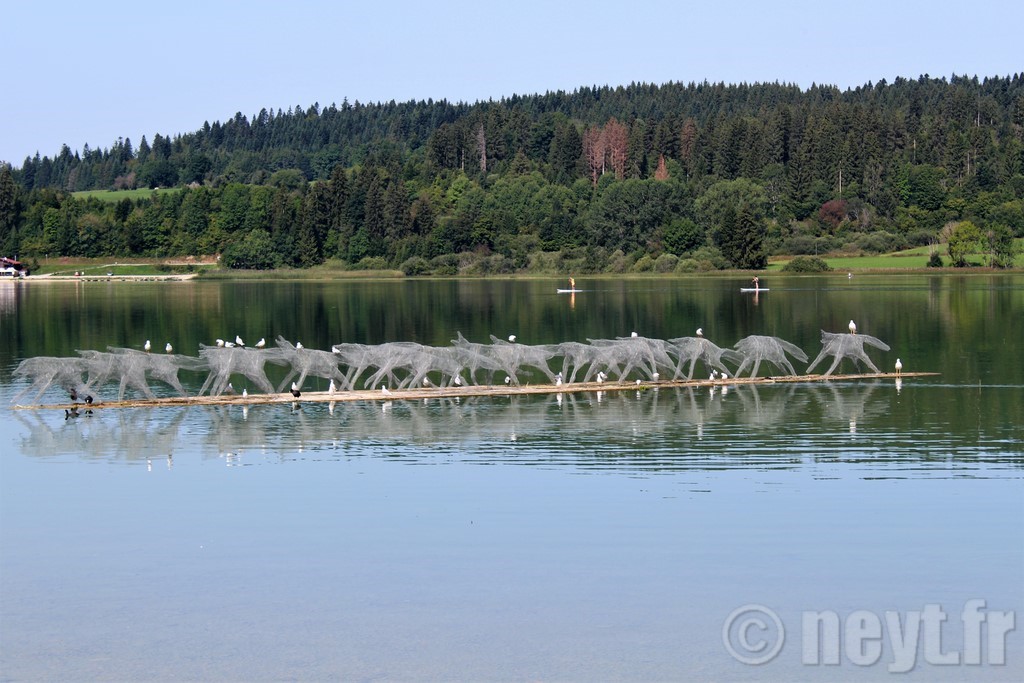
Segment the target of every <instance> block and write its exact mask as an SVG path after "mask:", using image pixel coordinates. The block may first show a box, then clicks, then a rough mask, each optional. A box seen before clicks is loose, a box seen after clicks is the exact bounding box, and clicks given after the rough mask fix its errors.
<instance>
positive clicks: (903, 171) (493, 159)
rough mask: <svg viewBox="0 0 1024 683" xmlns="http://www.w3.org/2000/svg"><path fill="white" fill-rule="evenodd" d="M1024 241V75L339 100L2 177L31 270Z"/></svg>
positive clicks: (567, 259) (747, 264)
mask: <svg viewBox="0 0 1024 683" xmlns="http://www.w3.org/2000/svg"><path fill="white" fill-rule="evenodd" d="M146 188H153V189H154V191H153V192H144V193H142V194H141V195H140V193H138V192H134V193H128V192H125V193H124V195H123V197H121V196H119V195H118V194H117V193H116V192H115V193H112V194H102V196H101V193H98V194H90V193H88V192H85V191H91V190H117V191H121V190H138V189H146ZM156 188H161V191H160V192H156V191H155V189H156ZM167 188H176V189H175V190H174V191H166V190H167ZM1014 236H1016V237H1021V236H1024V74H1014V75H1012V76H1007V77H989V78H984V79H979V78H977V77H966V76H965V77H957V76H953V77H951V78H948V79H947V78H932V77H929V76H921V77H919V78H916V79H904V78H898V79H896V81H895V82H893V83H887V82H885V81H881V82H879V83H877V84H872V83H868V84H866V85H864V86H862V87H858V88H856V89H848V90H846V91H840V90H839V89H837V88H835V87H830V86H812V87H811V88H809V89H806V90H803V89H800V88H798V87H796V86H793V85H785V84H779V83H765V84H749V85H748V84H739V85H725V84H714V83H707V82H704V83H690V84H683V83H669V84H665V85H649V84H639V83H637V84H632V85H630V86H622V87H614V88H613V87H584V88H579V89H578V90H576V91H575V92H571V93H569V92H548V93H545V94H543V95H529V96H513V97H509V98H507V99H502V100H500V101H487V102H478V103H475V104H464V103H458V104H453V103H450V102H445V101H431V100H428V101H425V102H424V101H421V102H406V103H396V102H388V103H377V104H360V103H358V102H357V103H354V104H351V103H349V102H347V101H345V102H343V103H342V104H341V105H333V104H332V105H331V106H328V107H321V106H319V105H318V104H313V105H312V106H308V107H307V106H296V107H289V108H288V109H287V111H282V110H280V109H277V110H276V111H275V110H269V109H264V110H261V111H260V112H258V113H257V114H255V115H253V116H251V117H247V116H245V115H242V114H241V113H239V114H237V115H235V117H234V118H232V119H230V120H228V121H224V122H220V121H216V122H214V123H212V124H211V123H204V124H203V126H202V127H201V128H200V129H198V130H196V131H195V132H193V133H188V134H183V135H177V136H174V137H171V136H165V135H161V134H159V133H156V134H154V135H153V137H152V139H151V140H149V139H147V138H145V137H143V138H142V139H140V140H138V142H137V143H135V142H133V141H131V140H128V139H119V140H117V141H116V142H115V143H114V144H113V145H112V146H111V147H110V148H109V149H90V148H89V147H88V146H85V147H84V148H83V149H82V150H81V151H80V152H79V151H72V150H71V149H69V148H68V147H67V146H64V147H63V148H62V149H61V150H60V151H59V152H58V153H57V154H56V155H54V156H53V157H49V156H40V155H38V154H37V155H36V156H35V157H30V158H26V159H25V160H24V161H23V162H22V164H21V165H20V166H19V167H12V166H9V165H5V166H4V167H3V168H2V169H0V253H2V254H4V255H10V256H13V255H19V257H20V258H22V259H23V260H24V259H26V258H31V257H42V256H44V255H45V256H58V255H65V256H175V255H191V254H220V255H221V257H222V262H223V264H224V265H227V266H229V267H235V268H256V269H264V268H274V267H281V266H294V267H307V266H312V265H316V264H320V263H323V262H324V261H327V260H333V261H339V262H343V263H345V264H347V267H351V268H400V269H401V270H403V271H405V272H406V273H407V274H422V273H437V274H455V273H472V274H489V273H505V272H514V271H522V270H533V271H545V272H568V271H573V272H577V273H585V272H599V271H612V272H623V271H626V270H632V271H645V270H646V271H657V272H670V271H680V272H683V271H693V270H708V269H717V268H750V269H757V268H763V267H764V266H765V264H766V260H767V257H768V256H770V255H772V254H818V255H822V254H826V253H879V252H889V251H895V250H899V249H902V248H906V247H910V246H917V245H927V244H940V243H941V244H944V245H948V254H949V256H950V257H951V258H952V261H953V263H954V265H962V264H964V263H966V259H962V258H958V255H960V254H969V253H979V252H980V253H984V254H986V255H987V259H988V261H989V263H990V264H991V265H993V266H997V267H999V266H1005V265H1008V264H1009V263H1011V262H1012V258H1013V237H1014ZM946 250H947V247H944V248H943V253H946Z"/></svg>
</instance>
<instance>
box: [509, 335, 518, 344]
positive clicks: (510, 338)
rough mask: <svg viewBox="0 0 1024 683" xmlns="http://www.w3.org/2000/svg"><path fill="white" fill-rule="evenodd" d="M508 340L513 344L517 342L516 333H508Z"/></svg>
mask: <svg viewBox="0 0 1024 683" xmlns="http://www.w3.org/2000/svg"><path fill="white" fill-rule="evenodd" d="M508 340H509V341H510V342H512V343H513V344H515V343H516V335H514V334H510V335H508Z"/></svg>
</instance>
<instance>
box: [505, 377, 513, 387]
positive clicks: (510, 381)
mask: <svg viewBox="0 0 1024 683" xmlns="http://www.w3.org/2000/svg"><path fill="white" fill-rule="evenodd" d="M509 384H512V378H511V377H506V378H505V386H508V385H509Z"/></svg>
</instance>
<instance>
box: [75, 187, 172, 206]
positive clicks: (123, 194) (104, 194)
mask: <svg viewBox="0 0 1024 683" xmlns="http://www.w3.org/2000/svg"><path fill="white" fill-rule="evenodd" d="M171 192H181V188H180V187H162V188H160V189H157V190H150V189H149V188H142V189H140V190H83V191H81V192H74V193H72V194H73V196H74V197H75V199H89V198H95V199H99V200H100V201H101V202H119V201H121V200H122V199H132V200H135V199H147V198H149V197H151V196H153V194H154V193H155V194H169V193H171Z"/></svg>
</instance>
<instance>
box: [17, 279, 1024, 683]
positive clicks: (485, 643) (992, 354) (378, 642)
mask: <svg viewBox="0 0 1024 683" xmlns="http://www.w3.org/2000/svg"><path fill="white" fill-rule="evenodd" d="M843 280H845V276H843ZM769 284H770V286H771V287H772V291H771V292H770V293H769V294H766V295H763V296H762V297H760V298H759V300H758V301H757V302H754V301H752V300H751V298H750V297H739V296H738V295H734V293H733V292H734V289H735V285H736V283H734V282H732V281H718V280H704V279H693V280H679V281H674V280H673V281H667V282H658V283H653V282H652V281H625V282H612V281H596V282H594V283H588V285H589V288H590V289H591V291H590V292H588V296H584V295H581V296H579V297H578V298H577V299H576V300H575V302H574V304H573V305H572V306H571V307H570V306H569V305H568V303H567V302H566V300H565V299H564V298H561V299H560V298H558V297H556V296H554V295H549V294H548V292H547V290H549V289H553V287H554V285H555V283H554V282H540V283H538V282H452V283H435V282H430V283H417V282H412V283H349V284H337V283H305V284H298V285H296V284H287V283H283V284H273V283H210V284H204V283H185V284H181V285H123V284H121V285H117V286H111V287H107V286H106V285H100V286H97V287H94V288H91V289H90V288H89V287H85V288H82V287H80V286H75V285H69V286H67V287H65V286H63V285H41V284H36V285H30V286H29V287H24V288H22V289H19V290H18V291H17V292H14V293H13V294H12V293H11V292H9V291H0V368H3V370H2V372H0V380H2V381H0V427H2V428H3V432H4V434H5V436H6V439H5V441H6V443H7V446H8V448H7V449H6V450H5V451H4V452H3V453H2V454H0V678H2V679H3V680H183V679H187V680H194V679H204V680H209V679H213V680H280V679H289V680H294V679H299V680H310V679H314V680H320V679H342V680H558V681H562V680H572V681H592V680H691V679H716V680H754V679H771V680H861V679H865V680H874V679H879V678H888V677H890V675H891V674H889V672H888V671H887V666H888V665H889V664H890V663H892V661H893V659H894V656H895V655H894V652H893V648H892V647H891V646H890V644H889V641H888V640H884V639H883V640H884V643H885V644H884V646H883V648H882V651H881V654H880V656H879V657H878V658H877V663H874V664H873V665H869V666H857V665H856V664H854V663H853V662H854V660H855V659H856V658H857V653H853V655H852V656H850V653H849V652H848V651H847V650H846V647H845V646H846V643H845V642H844V643H843V644H842V646H843V651H842V656H841V664H840V665H838V666H822V665H813V664H806V663H804V662H803V661H802V650H801V644H802V633H801V618H802V613H803V612H804V611H808V610H814V611H824V610H830V611H834V612H835V613H837V614H838V615H839V616H840V618H841V619H845V618H846V617H847V616H848V615H850V614H851V613H854V612H855V611H857V610H866V611H868V612H870V613H873V614H877V615H878V616H879V617H880V618H881V619H882V621H883V623H884V615H885V612H886V611H896V612H899V613H901V614H902V615H904V617H905V616H906V615H907V614H908V613H910V612H913V611H921V610H923V609H924V608H925V606H926V605H939V606H940V607H941V608H942V609H943V610H944V611H945V612H946V613H947V614H948V617H949V618H948V620H947V622H946V624H945V627H944V630H943V632H942V636H943V639H942V643H941V648H942V651H943V652H946V653H949V652H957V653H962V652H964V651H965V647H966V645H965V640H970V638H969V633H968V632H967V631H965V628H964V627H963V624H962V621H961V618H960V615H961V611H962V610H963V607H964V605H965V603H966V602H967V601H969V600H971V599H984V600H986V609H987V610H990V611H1000V612H1014V613H1015V615H1016V617H1017V622H1018V623H1020V619H1021V617H1022V615H1024V496H1022V493H1024V485H1022V472H1024V469H1022V465H1024V435H1022V431H1021V428H1020V425H1021V424H1022V423H1024V415H1022V412H1021V411H1022V408H1021V406H1022V405H1024V392H1022V389H1024V367H1022V365H1024V364H1022V360H1021V353H1020V351H1021V346H1020V342H1019V340H1020V338H1021V333H1022V332H1024V278H1022V277H1021V276H1001V277H992V278H988V277H986V278H984V279H982V278H974V279H972V278H966V279H958V278H952V277H946V278H925V277H923V276H919V277H917V278H909V279H907V278H899V279H893V278H891V277H888V278H882V277H879V278H860V279H858V280H857V281H856V282H854V283H847V282H845V281H839V280H838V278H837V279H829V278H821V279H813V278H811V279H793V280H782V279H781V278H775V279H774V281H773V282H771V283H769ZM100 287H103V289H100ZM25 290H27V291H25ZM851 317H852V318H856V319H857V320H858V325H859V326H860V327H861V329H862V330H863V331H864V332H865V333H868V334H873V335H875V336H878V337H879V338H881V339H883V340H885V341H887V342H888V343H889V344H890V345H891V346H892V347H893V352H892V353H888V354H886V353H881V352H879V353H872V354H871V355H872V357H873V358H874V359H875V360H876V362H878V364H879V365H880V366H882V367H884V368H886V369H888V367H891V364H892V361H893V360H894V359H895V357H896V355H900V357H901V358H903V359H904V363H905V364H906V365H907V367H908V369H920V370H930V371H937V372H941V373H942V374H941V375H940V376H938V377H933V378H920V379H914V378H907V379H905V380H903V382H902V383H901V385H900V387H899V388H898V389H897V387H896V386H895V385H894V383H893V382H892V381H890V380H874V381H858V382H842V381H840V382H833V383H828V384H818V385H810V384H796V385H774V386H759V387H749V386H747V387H733V388H731V389H729V391H722V390H718V391H716V392H714V393H712V392H711V391H710V390H708V389H699V390H687V389H660V390H658V391H645V392H640V393H637V392H635V391H626V392H620V393H614V392H608V393H606V394H604V395H601V396H598V395H596V394H571V393H567V394H565V395H563V396H562V398H561V401H559V400H558V399H557V398H556V397H554V396H540V397H515V398H488V399H475V400H470V399H463V400H458V401H456V400H446V401H439V400H431V401H428V402H407V403H403V402H394V403H391V404H383V403H380V402H373V403H360V404H337V405H336V406H334V407H333V409H331V408H329V407H328V406H327V405H325V404H303V405H300V406H299V407H298V408H297V409H293V408H292V407H291V406H289V405H274V406H255V407H252V408H249V409H248V410H243V409H242V408H241V407H237V406H233V407H193V408H188V409H169V408H168V409H134V410H127V409H126V410H98V411H96V413H95V414H94V415H92V416H82V417H80V418H78V419H72V420H65V418H64V414H63V412H59V411H52V410H51V411H21V410H18V411H15V410H10V409H8V408H4V407H2V406H9V405H10V399H11V397H13V396H14V394H16V393H17V392H18V391H20V390H21V389H22V388H24V385H23V384H19V380H14V379H12V377H11V374H10V373H11V371H12V369H13V368H14V367H15V366H16V365H17V363H18V362H20V360H21V359H22V358H25V357H31V356H36V355H73V354H74V349H82V348H94V349H103V348H104V347H105V346H106V345H108V344H109V345H112V346H122V345H123V346H136V347H138V346H139V345H141V342H142V340H143V339H144V338H149V337H152V338H153V341H154V343H156V342H157V340H159V345H160V346H162V344H163V342H164V341H165V339H166V340H173V341H174V343H175V347H176V348H178V349H181V350H184V349H187V348H195V347H196V346H197V345H198V343H199V342H200V341H202V342H206V343H208V342H209V341H212V339H213V338H214V337H217V336H219V337H226V336H228V334H229V333H230V334H231V336H233V335H234V334H235V333H236V331H237V333H242V334H244V335H246V336H247V337H249V338H252V339H255V338H258V337H259V336H266V337H267V338H268V339H271V338H272V337H273V335H275V334H278V333H280V334H284V335H285V336H286V337H288V338H289V339H292V340H293V341H295V340H296V339H301V340H302V341H303V343H304V344H305V345H306V346H308V347H311V348H329V346H330V344H331V343H337V342H339V341H358V342H362V343H380V342H382V341H400V340H415V341H420V342H421V343H431V344H444V343H447V340H448V339H450V338H452V337H454V336H455V333H456V332H457V331H462V332H463V333H464V334H465V335H466V336H467V337H469V338H470V339H473V340H474V341H487V334H489V333H493V334H496V335H497V336H499V337H504V336H506V335H507V334H508V333H509V332H511V331H514V332H516V333H518V335H519V337H520V339H521V340H522V341H524V342H525V343H550V342H552V341H564V340H578V341H585V340H586V338H587V337H594V338H596V337H605V338H607V337H613V336H616V335H618V334H628V331H629V330H632V329H639V330H641V332H642V333H644V334H646V335H647V336H652V337H661V338H668V337H674V336H683V335H687V334H691V333H692V330H693V329H694V328H695V327H697V326H703V327H704V329H705V333H706V334H709V335H713V338H714V339H715V340H716V341H717V342H718V343H719V344H721V345H723V346H728V345H730V344H731V342H732V341H735V340H737V339H739V338H740V337H741V336H743V335H746V334H774V335H778V336H780V337H783V338H785V339H788V340H790V341H793V342H794V343H797V344H798V345H800V346H801V347H802V348H803V349H805V351H806V352H807V353H808V355H809V356H810V357H812V358H813V356H814V355H815V354H816V353H817V351H818V349H819V348H820V344H818V341H817V337H818V334H819V333H820V330H821V329H826V330H830V331H843V328H844V327H845V323H846V321H847V320H849V319H850V318H851ZM257 320H258V323H256V322H254V321H257ZM524 337H526V338H525V339H524ZM908 359H910V360H908ZM883 363H884V364H883ZM802 367H803V366H802V365H800V366H798V369H802ZM187 380H188V381H189V382H190V383H191V384H190V385H191V386H197V385H198V384H199V383H201V381H202V377H201V376H197V377H190V378H187ZM311 382H312V384H311V385H310V387H309V388H311V389H313V388H318V387H316V385H315V380H311ZM45 398H47V399H49V400H51V401H57V400H62V396H61V395H60V393H59V392H57V391H56V390H54V392H53V393H51V394H48V396H47V397H45ZM753 603H756V604H760V605H764V606H766V607H768V608H770V609H772V610H773V611H774V612H775V613H776V614H777V616H778V617H779V619H780V620H781V621H782V622H783V624H784V625H785V629H786V636H785V645H784V647H783V648H782V650H781V652H779V654H778V655H777V656H776V657H775V658H774V659H772V661H770V662H768V663H765V664H761V665H747V664H743V663H741V662H739V661H737V660H736V659H735V658H734V657H733V656H731V655H730V653H729V651H728V650H727V648H726V647H725V645H724V644H723V636H722V628H723V623H724V622H725V620H726V618H727V617H728V616H729V615H730V613H731V612H733V611H734V610H736V609H737V608H740V607H742V606H744V605H748V604H753ZM1022 630H1024V628H1021V627H1018V628H1017V629H1016V630H1015V631H1013V632H1011V633H1010V634H1009V635H1008V636H1007V638H1006V641H1005V642H1006V648H1007V650H1006V664H1005V665H1002V666H992V665H990V663H989V662H990V659H991V657H992V654H993V652H992V651H991V650H989V649H987V643H985V646H986V648H983V650H984V655H985V657H984V663H983V665H981V666H973V665H971V666H962V665H951V666H936V665H933V664H930V663H928V662H927V661H925V660H926V657H925V642H924V641H925V637H924V635H922V636H921V639H922V640H921V645H920V648H919V652H918V654H917V667H916V669H915V670H914V671H913V672H912V673H911V674H909V677H910V678H911V679H913V680H937V679H945V680H965V679H966V680H1020V679H1021V678H1022V677H1024V646H1022V643H1024V638H1022V636H1021V631H1022ZM986 633H987V631H986ZM749 635H751V636H752V639H753V640H754V641H757V640H758V638H759V637H760V636H761V635H762V634H761V632H760V631H758V630H756V629H755V630H754V631H752V632H750V634H749ZM883 640H880V641H879V642H883ZM755 645H756V643H755Z"/></svg>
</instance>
